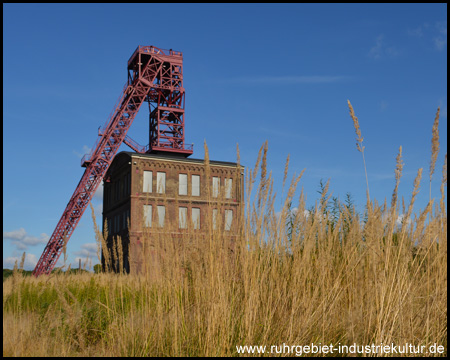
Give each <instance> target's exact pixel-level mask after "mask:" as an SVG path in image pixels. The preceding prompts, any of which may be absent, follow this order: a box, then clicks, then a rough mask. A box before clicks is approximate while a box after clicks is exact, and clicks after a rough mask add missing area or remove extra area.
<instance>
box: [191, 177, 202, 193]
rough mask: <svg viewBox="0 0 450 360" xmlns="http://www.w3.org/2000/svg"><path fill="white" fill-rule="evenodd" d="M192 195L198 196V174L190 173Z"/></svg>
mask: <svg viewBox="0 0 450 360" xmlns="http://www.w3.org/2000/svg"><path fill="white" fill-rule="evenodd" d="M192 196H200V175H192Z"/></svg>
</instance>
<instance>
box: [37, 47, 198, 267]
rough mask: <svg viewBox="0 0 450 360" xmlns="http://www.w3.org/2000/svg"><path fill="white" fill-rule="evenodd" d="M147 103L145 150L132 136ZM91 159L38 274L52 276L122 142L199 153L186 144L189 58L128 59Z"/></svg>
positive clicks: (161, 53) (155, 51) (144, 53)
mask: <svg viewBox="0 0 450 360" xmlns="http://www.w3.org/2000/svg"><path fill="white" fill-rule="evenodd" d="M144 101H147V102H148V103H149V108H150V134H149V138H150V143H149V145H147V146H146V147H143V146H141V145H139V144H138V143H136V142H135V141H134V140H132V139H131V138H129V137H128V136H127V132H128V130H129V128H130V126H131V124H132V123H133V120H134V118H135V116H136V114H137V112H138V111H139V109H140V107H141V105H142V104H143V103H144ZM98 135H99V137H98V138H97V141H96V143H95V145H94V147H93V150H92V152H91V153H90V154H88V155H85V156H84V157H83V159H82V162H81V163H82V166H83V167H86V170H85V172H84V174H83V176H82V178H81V180H80V182H79V183H78V186H77V188H76V189H75V192H74V193H73V195H72V197H71V198H70V201H69V203H68V204H67V206H66V209H65V210H64V212H63V215H62V216H61V219H60V220H59V222H58V224H57V225H56V228H55V230H54V232H53V234H52V236H51V237H50V240H49V241H48V243H47V245H46V247H45V249H44V252H43V253H42V255H41V257H40V259H39V261H38V263H37V265H36V267H35V269H34V271H33V274H34V275H35V276H39V275H41V274H49V273H50V272H51V271H52V270H53V268H54V267H55V265H56V262H57V261H58V259H59V257H60V255H61V252H62V251H63V249H64V247H65V245H66V244H67V242H68V241H69V239H70V236H71V235H72V234H73V232H74V230H75V228H76V226H77V224H78V222H79V221H80V219H81V216H82V215H83V213H84V211H85V210H86V208H87V206H88V204H89V202H90V201H91V199H92V197H93V195H94V193H95V191H96V190H97V188H98V186H99V185H100V183H101V181H102V179H103V177H104V176H105V174H106V171H107V170H108V168H109V165H110V164H111V162H112V160H113V159H114V156H115V155H116V153H117V151H118V149H119V147H120V145H121V144H122V142H124V143H125V144H127V145H128V146H130V147H131V148H132V149H133V150H135V151H137V152H141V153H145V152H152V153H155V152H170V153H177V154H181V155H183V156H189V155H191V154H192V153H193V146H192V145H188V144H185V142H184V88H183V55H182V53H181V52H178V51H172V50H163V49H159V48H157V47H154V46H139V47H138V48H137V49H136V51H135V52H134V53H133V55H132V56H131V58H130V59H129V60H128V81H127V83H126V84H125V86H124V88H123V91H122V94H121V96H120V97H119V100H118V101H117V103H116V105H115V106H114V110H113V112H112V113H111V114H110V116H109V118H108V121H107V122H106V124H105V126H104V127H103V128H102V130H99V134H98Z"/></svg>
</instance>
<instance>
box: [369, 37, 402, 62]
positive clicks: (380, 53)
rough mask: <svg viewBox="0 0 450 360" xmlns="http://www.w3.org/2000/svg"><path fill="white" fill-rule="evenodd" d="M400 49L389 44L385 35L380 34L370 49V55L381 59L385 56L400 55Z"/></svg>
mask: <svg viewBox="0 0 450 360" xmlns="http://www.w3.org/2000/svg"><path fill="white" fill-rule="evenodd" d="M399 53H400V52H399V50H398V49H397V48H396V47H394V46H388V45H387V44H386V41H385V40H384V35H383V34H381V35H378V36H377V38H376V40H375V45H374V46H372V47H371V48H370V50H369V54H368V56H369V57H371V58H373V59H376V60H378V59H381V58H385V57H395V56H397V55H399Z"/></svg>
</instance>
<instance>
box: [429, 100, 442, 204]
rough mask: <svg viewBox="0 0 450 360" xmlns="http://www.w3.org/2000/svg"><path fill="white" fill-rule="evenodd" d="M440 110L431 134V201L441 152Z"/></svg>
mask: <svg viewBox="0 0 450 360" xmlns="http://www.w3.org/2000/svg"><path fill="white" fill-rule="evenodd" d="M439 111H440V108H438V109H437V112H436V117H435V118H434V123H433V129H432V136H431V161H430V201H431V178H432V177H433V174H434V169H435V166H436V160H437V157H438V153H439Z"/></svg>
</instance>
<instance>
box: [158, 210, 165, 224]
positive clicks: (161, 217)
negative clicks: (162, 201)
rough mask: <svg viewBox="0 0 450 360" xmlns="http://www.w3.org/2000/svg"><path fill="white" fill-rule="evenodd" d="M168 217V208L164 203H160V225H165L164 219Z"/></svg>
mask: <svg viewBox="0 0 450 360" xmlns="http://www.w3.org/2000/svg"><path fill="white" fill-rule="evenodd" d="M165 217H166V208H165V207H164V206H162V205H158V225H159V227H164V219H165Z"/></svg>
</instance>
